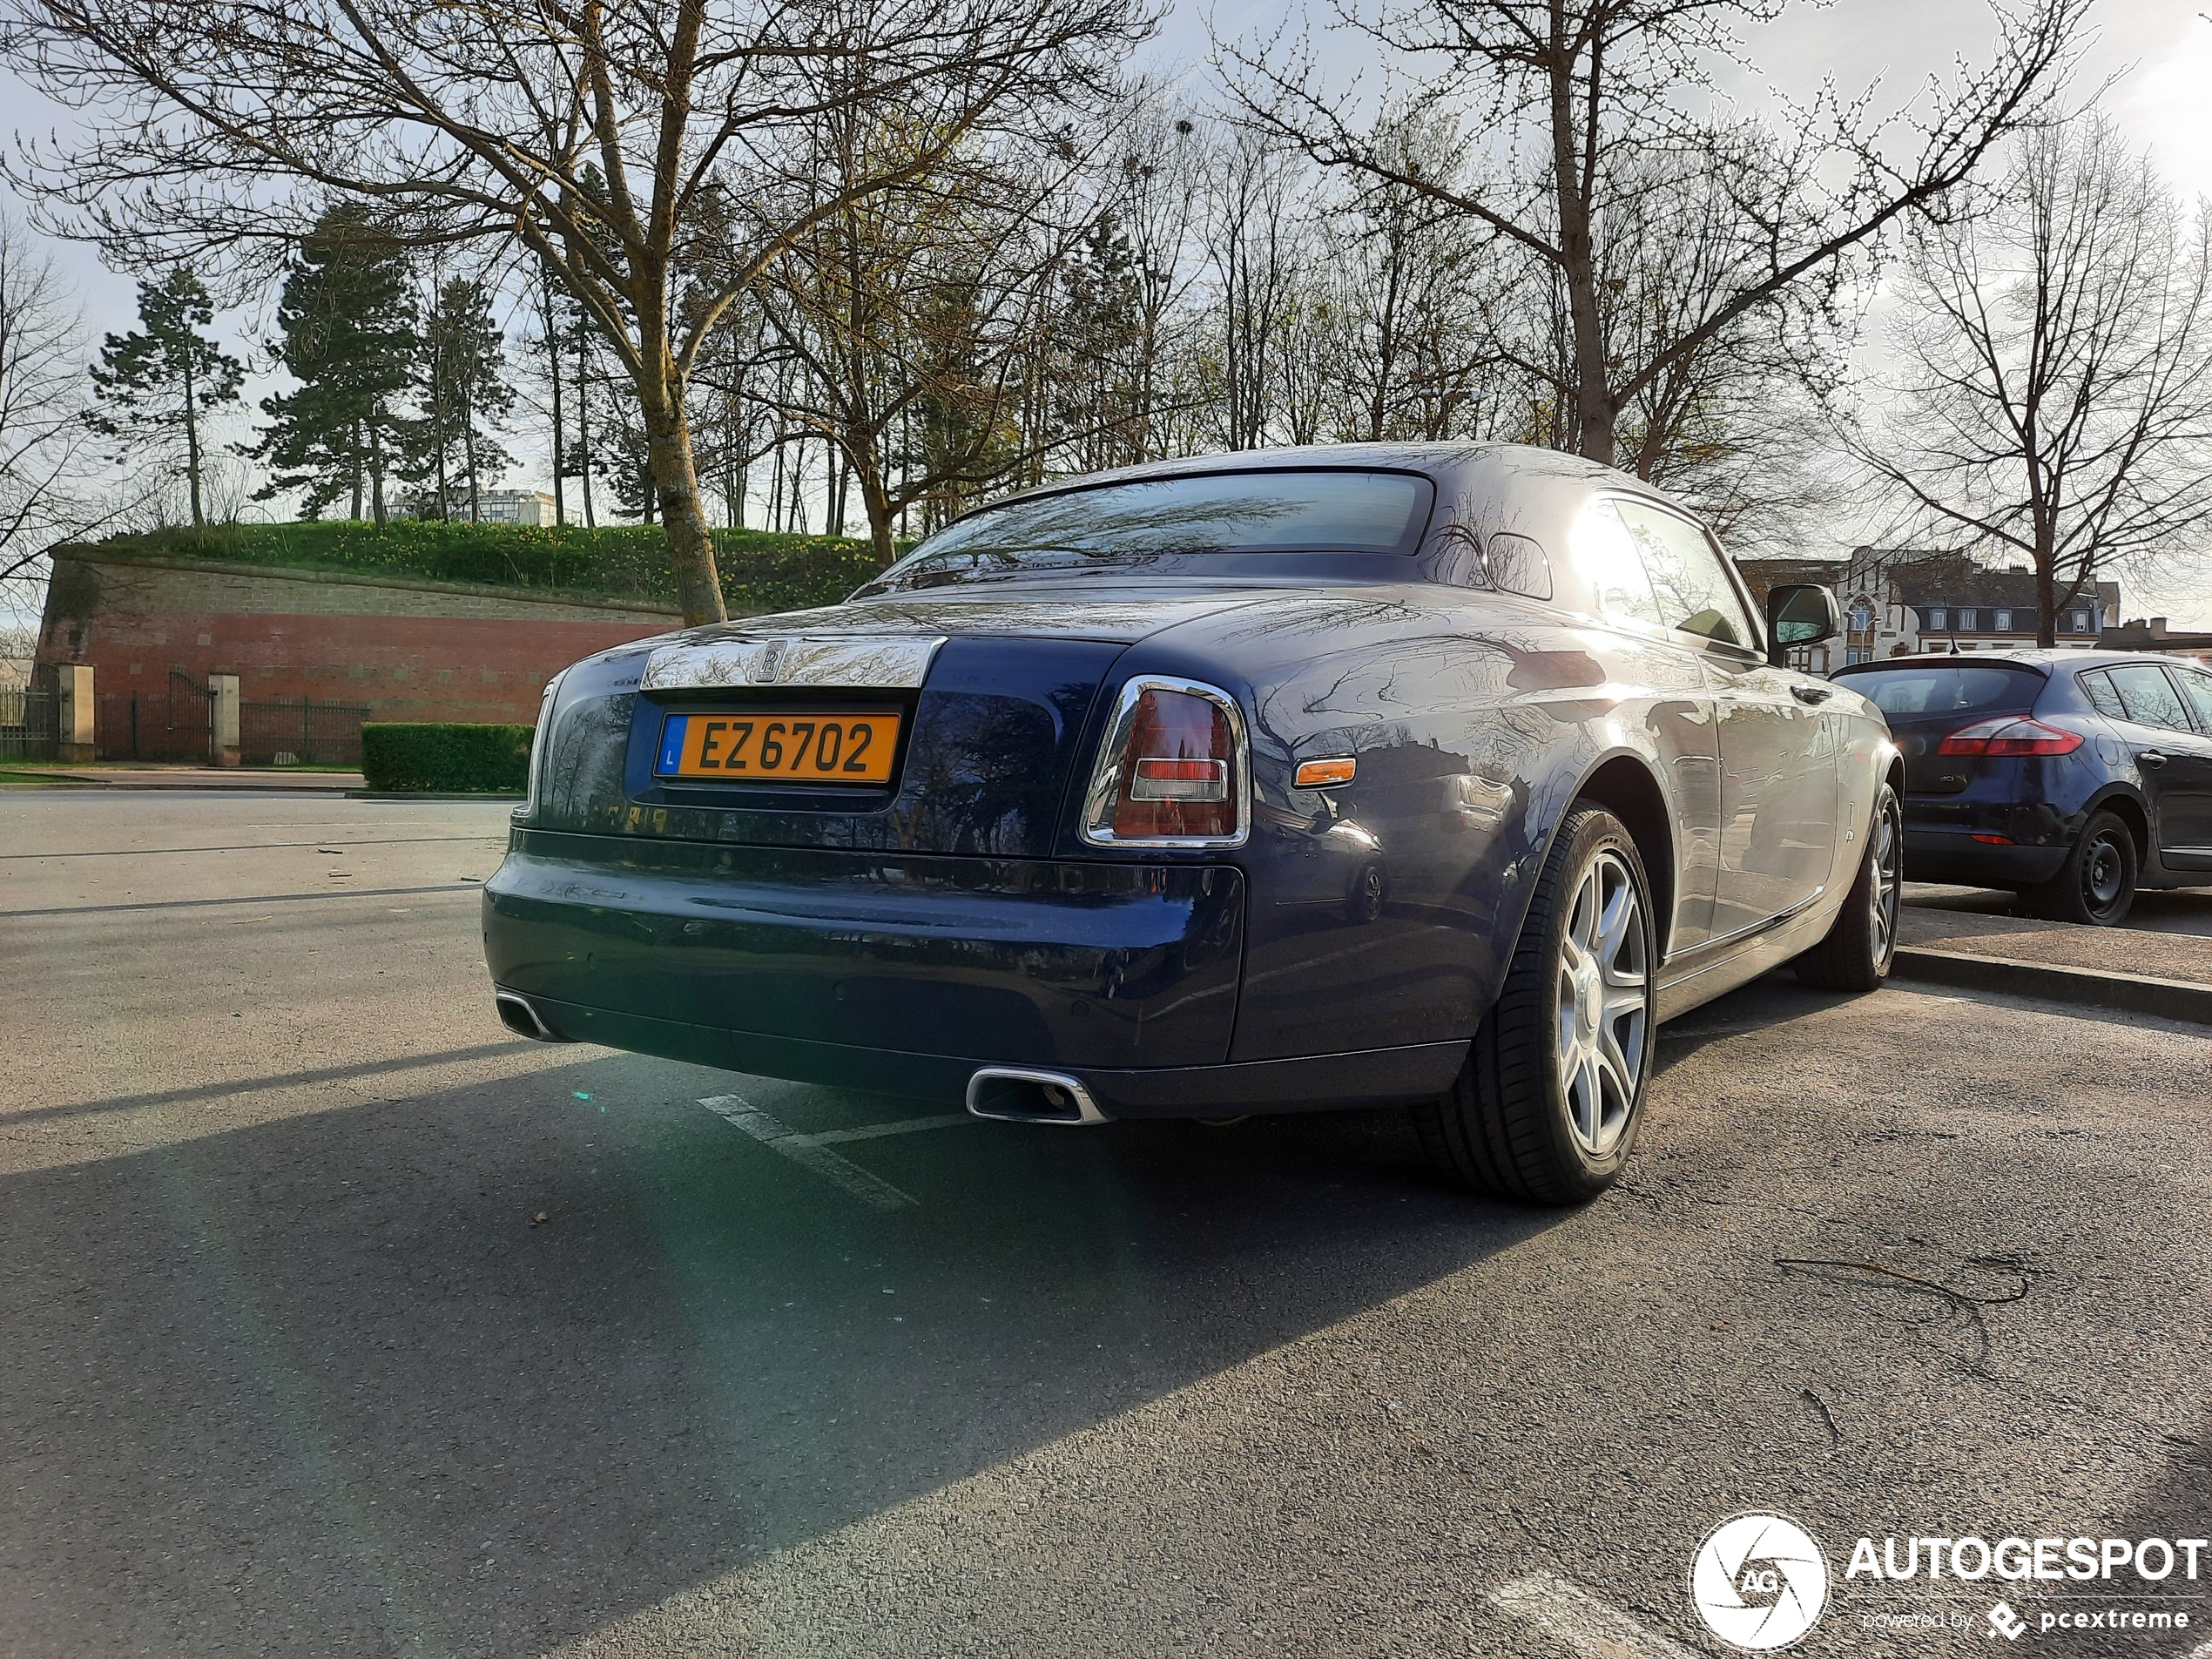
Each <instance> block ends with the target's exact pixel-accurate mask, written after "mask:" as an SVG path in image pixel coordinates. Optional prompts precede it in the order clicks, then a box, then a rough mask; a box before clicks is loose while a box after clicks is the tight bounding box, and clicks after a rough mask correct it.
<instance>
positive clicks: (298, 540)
mask: <svg viewBox="0 0 2212 1659" xmlns="http://www.w3.org/2000/svg"><path fill="white" fill-rule="evenodd" d="M714 543H715V551H716V556H717V557H716V563H717V564H718V568H719V569H720V570H721V573H722V593H723V599H724V603H725V604H727V605H728V606H729V608H730V609H731V610H733V611H748V610H755V611H757V610H799V609H803V608H804V607H806V606H808V605H824V604H836V603H837V602H838V601H839V600H840V599H842V598H844V597H845V596H846V594H848V593H850V592H852V591H853V589H855V588H857V587H859V586H860V583H863V582H866V581H867V579H868V578H869V577H872V576H873V575H874V574H875V573H876V563H875V556H874V554H873V551H872V550H871V549H870V548H869V545H868V543H866V542H864V541H858V540H855V539H853V537H851V536H783V535H777V534H773V533H771V532H769V531H766V530H717V531H716V532H715V533H714ZM101 545H102V546H105V547H123V548H132V549H136V550H138V551H140V552H146V553H164V554H168V555H170V556H173V557H178V558H194V559H217V560H224V561H227V562H228V563H233V564H266V565H273V566H280V567H283V568H286V569H289V570H353V571H374V572H380V573H390V574H394V575H401V576H419V577H429V578H430V579H432V580H433V581H439V582H474V583H485V584H487V585H489V586H494V587H507V588H539V589H551V590H558V591H562V592H567V593H580V594H594V595H606V596H610V597H617V598H626V599H648V600H653V601H657V602H659V603H662V604H675V603H676V597H677V595H676V581H675V577H673V576H672V575H671V573H670V570H669V568H668V540H667V537H666V536H664V534H663V533H662V531H661V528H660V526H659V525H658V524H620V525H610V526H606V527H604V528H601V529H584V528H583V526H581V525H577V524H567V525H561V526H543V527H540V526H533V525H526V524H470V523H447V522H443V521H441V520H437V519H421V518H395V519H393V520H392V521H391V522H389V523H387V524H385V525H384V526H383V527H382V528H381V529H379V528H378V527H377V526H376V525H374V524H372V523H362V522H361V521H358V520H354V519H312V520H306V521H302V522H300V523H292V524H211V525H208V526H206V528H204V529H190V528H183V527H180V528H177V529H161V530H152V531H147V532H145V533H142V534H137V535H125V536H110V537H108V538H107V540H106V541H105V542H104V543H101Z"/></svg>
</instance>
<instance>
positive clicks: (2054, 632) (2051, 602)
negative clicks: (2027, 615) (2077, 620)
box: [2035, 548, 2059, 651]
mask: <svg viewBox="0 0 2212 1659" xmlns="http://www.w3.org/2000/svg"><path fill="white" fill-rule="evenodd" d="M2035 643H2036V644H2039V645H2040V646H2042V647H2043V648H2044V649H2045V650H2046V651H2048V650H2049V649H2050V648H2051V647H2052V646H2054V645H2055V644H2058V643H2059V584H2058V578H2057V577H2056V576H2055V575H2054V572H2053V571H2052V570H2051V552H2050V550H2049V549H2047V548H2038V549H2036V550H2035Z"/></svg>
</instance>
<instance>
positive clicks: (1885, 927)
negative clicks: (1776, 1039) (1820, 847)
mask: <svg viewBox="0 0 2212 1659" xmlns="http://www.w3.org/2000/svg"><path fill="white" fill-rule="evenodd" d="M1904 890H1905V809H1904V807H1903V806H1900V805H1899V804H1898V799H1897V791H1896V790H1894V789H1892V788H1891V787H1890V786H1889V785H1888V784H1887V783H1884V784H1883V785H1882V786H1880V787H1879V788H1878V790H1876V791H1875V794H1874V815H1873V818H1872V819H1871V824H1870V826H1869V828H1868V830H1867V833H1866V856H1865V857H1864V858H1862V859H1861V860H1859V861H1858V875H1856V876H1855V877H1853V878H1852V880H1851V891H1850V892H1849V893H1847V894H1844V907H1843V908H1842V909H1841V910H1838V912H1837V913H1836V920H1835V922H1834V924H1833V925H1832V926H1831V927H1829V929H1828V933H1827V935H1826V937H1824V938H1823V939H1822V940H1821V941H1820V942H1819V943H1818V944H1817V945H1815V946H1814V947H1813V948H1811V950H1809V951H1807V952H1806V953H1805V954H1804V955H1802V956H1800V957H1798V958H1797V963H1796V967H1797V977H1798V978H1799V979H1800V980H1802V981H1804V982H1805V983H1806V984H1807V985H1811V986H1813V987H1815V988H1817V989H1819V990H1824V991H1878V990H1879V989H1881V988H1882V981H1884V980H1885V979H1887V978H1888V977H1889V973H1890V963H1891V961H1892V959H1894V958H1895V956H1896V955H1897V923H1898V911H1899V909H1900V907H1901V906H1902V903H1903V898H1904Z"/></svg>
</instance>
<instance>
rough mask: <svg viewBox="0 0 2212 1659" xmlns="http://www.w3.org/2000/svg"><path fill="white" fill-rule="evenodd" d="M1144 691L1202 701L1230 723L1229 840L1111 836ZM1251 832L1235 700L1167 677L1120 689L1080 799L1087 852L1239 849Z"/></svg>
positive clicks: (1247, 748) (1244, 747)
mask: <svg viewBox="0 0 2212 1659" xmlns="http://www.w3.org/2000/svg"><path fill="white" fill-rule="evenodd" d="M1147 691H1181V692H1183V693H1184V694H1185V695H1186V696H1190V697H1202V698H1205V699H1206V701H1207V702H1209V703H1211V704H1213V705H1215V706H1216V707H1217V708H1219V709H1220V710H1222V711H1224V713H1226V714H1227V715H1228V717H1229V737H1230V741H1231V743H1232V744H1234V745H1236V751H1237V755H1236V759H1237V829H1236V833H1234V834H1231V835H1147V836H1130V837H1128V838H1127V839H1123V837H1120V836H1117V835H1116V834H1115V833H1114V832H1113V830H1112V829H1111V828H1109V827H1104V826H1109V825H1110V824H1111V823H1112V822H1113V816H1114V795H1115V792H1116V790H1117V789H1118V788H1119V787H1120V785H1121V777H1122V765H1123V761H1124V760H1126V759H1127V758H1128V755H1129V741H1130V727H1131V726H1133V725H1135V724H1136V704H1137V699H1138V698H1141V697H1143V695H1144V693H1145V692H1147ZM1251 826H1252V751H1251V742H1250V740H1249V739H1248V738H1246V737H1245V735H1244V710H1242V709H1241V708H1239V707H1238V706H1237V699H1236V698H1233V697H1231V696H1230V695H1229V693H1228V692H1226V691H1223V690H1222V689H1221V688H1220V687H1219V686H1217V685H1206V684H1204V682H1202V681H1199V680H1186V679H1177V678H1175V677H1174V676H1172V675H1169V674H1139V675H1137V676H1136V677H1135V678H1132V679H1130V680H1129V681H1128V682H1127V683H1126V684H1124V685H1123V687H1122V692H1121V698H1120V700H1119V701H1118V702H1116V704H1115V705H1114V718H1112V719H1111V720H1109V721H1108V722H1107V724H1106V738H1105V741H1104V742H1103V743H1101V744H1100V745H1098V759H1096V760H1095V761H1094V762H1092V763H1091V769H1090V787H1089V790H1088V791H1086V792H1085V793H1084V795H1083V817H1082V839H1083V840H1084V841H1085V842H1087V843H1088V844H1089V845H1090V846H1189V847H1208V846H1243V845H1244V839H1245V837H1246V836H1248V835H1250V834H1251Z"/></svg>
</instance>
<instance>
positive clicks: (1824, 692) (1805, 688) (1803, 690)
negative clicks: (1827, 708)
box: [1790, 685, 1836, 703]
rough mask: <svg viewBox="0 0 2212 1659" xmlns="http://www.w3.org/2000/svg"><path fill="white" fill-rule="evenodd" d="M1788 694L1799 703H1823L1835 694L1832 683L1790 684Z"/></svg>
mask: <svg viewBox="0 0 2212 1659" xmlns="http://www.w3.org/2000/svg"><path fill="white" fill-rule="evenodd" d="M1790 695H1791V696H1792V697H1794V698H1797V701H1798V702H1800V703H1825V702H1826V701H1827V700H1828V699H1829V698H1831V697H1833V696H1835V695H1836V689H1835V687H1833V686H1832V685H1792V686H1791V688H1790Z"/></svg>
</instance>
